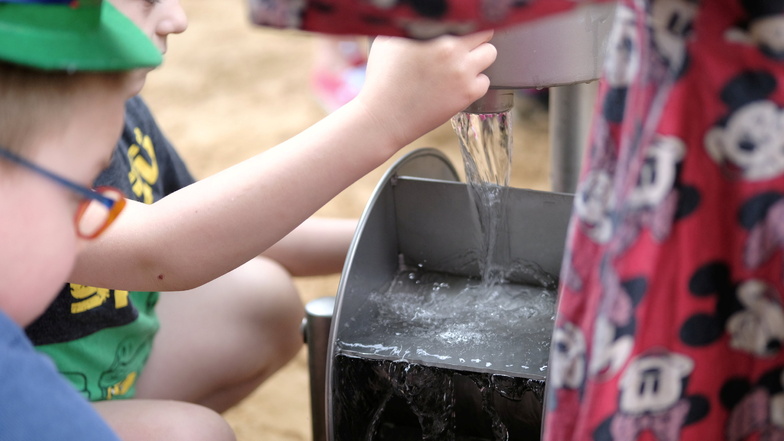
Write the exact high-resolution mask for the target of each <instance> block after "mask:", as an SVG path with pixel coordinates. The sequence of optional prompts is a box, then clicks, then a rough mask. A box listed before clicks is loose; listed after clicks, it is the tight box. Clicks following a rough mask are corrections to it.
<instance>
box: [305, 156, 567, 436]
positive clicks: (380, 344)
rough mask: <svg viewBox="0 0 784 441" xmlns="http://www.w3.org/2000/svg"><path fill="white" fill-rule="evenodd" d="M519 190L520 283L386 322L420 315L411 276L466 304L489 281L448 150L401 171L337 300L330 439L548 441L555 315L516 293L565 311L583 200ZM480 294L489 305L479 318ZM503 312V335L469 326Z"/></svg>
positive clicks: (366, 230)
mask: <svg viewBox="0 0 784 441" xmlns="http://www.w3.org/2000/svg"><path fill="white" fill-rule="evenodd" d="M507 198H508V199H507V200H508V207H507V209H506V213H505V219H504V222H502V223H501V224H502V225H504V227H503V228H502V233H501V237H506V238H508V239H506V240H505V241H504V242H505V244H507V245H508V246H506V247H501V248H502V249H503V253H504V254H505V255H507V256H508V258H509V262H510V263H512V262H517V263H519V262H523V263H524V265H523V266H521V267H520V268H522V270H521V271H517V272H513V273H510V274H512V276H511V277H512V278H513V279H514V280H513V283H510V284H508V285H506V286H505V287H504V288H503V289H502V290H501V291H499V292H500V294H498V293H496V292H495V291H494V292H493V293H492V294H490V293H489V291H488V293H484V292H481V291H480V292H473V294H472V295H478V296H479V297H478V298H477V299H478V300H471V301H469V302H468V304H466V305H464V307H461V306H460V305H459V304H458V306H457V310H452V311H450V312H449V313H447V314H446V315H445V316H443V317H440V318H439V317H436V318H435V319H434V320H430V319H429V318H428V320H426V321H425V322H420V321H419V318H417V317H416V316H417V315H422V314H421V313H420V312H417V311H418V310H416V308H418V307H417V306H415V307H414V310H412V311H414V312H413V313H412V316H411V318H410V320H409V319H408V318H407V317H408V316H406V315H404V316H403V317H404V319H403V320H402V321H399V322H397V323H392V324H390V325H384V326H380V325H379V324H380V323H382V322H385V320H386V316H387V315H388V314H389V313H390V312H392V313H395V312H396V310H403V311H404V314H409V313H411V311H406V310H405V308H407V307H409V306H406V305H408V304H410V301H411V295H409V294H404V293H403V291H399V290H398V289H397V288H396V287H397V286H399V285H400V284H401V283H410V284H413V285H417V284H420V283H426V285H425V286H426V287H427V290H429V291H427V290H426V292H425V294H423V295H424V296H425V297H427V298H428V299H429V300H430V301H431V303H433V302H435V303H442V302H451V301H458V302H460V301H461V300H462V299H463V297H462V296H464V295H465V294H464V293H465V288H466V286H472V285H475V284H476V283H477V282H476V277H477V276H478V274H479V267H478V265H477V263H476V262H477V259H476V256H477V253H476V250H477V248H478V247H479V244H480V240H481V234H480V228H479V223H478V216H477V214H476V209H475V206H474V203H473V201H472V200H471V198H470V197H469V193H468V189H467V186H466V184H464V183H461V182H459V181H458V175H457V173H456V172H455V170H454V167H453V166H452V165H451V164H450V163H449V161H448V159H446V157H445V156H443V154H441V153H440V152H438V151H436V150H432V149H423V150H418V151H415V152H413V153H411V154H410V155H408V156H406V157H404V158H403V159H401V160H400V161H399V162H398V163H397V164H396V165H395V166H393V167H392V168H391V169H390V170H389V171H388V173H387V175H386V176H385V177H384V179H383V180H382V181H381V183H380V184H379V185H378V187H377V188H376V191H375V194H374V195H373V197H372V199H371V201H370V203H369V204H368V207H367V208H366V210H365V212H364V214H363V216H362V219H361V220H360V225H359V228H358V231H357V233H356V236H355V238H354V242H353V244H352V247H351V250H350V252H349V255H348V258H347V261H346V267H345V269H344V272H343V276H342V278H341V284H340V287H339V291H338V295H337V297H336V301H335V309H334V316H333V319H332V323H331V330H330V337H329V343H328V345H329V346H328V356H327V363H326V364H327V366H326V369H327V380H326V381H327V395H326V427H327V429H326V431H327V434H328V439H330V440H336V441H344V440H356V439H376V440H383V439H423V438H426V439H472V440H480V439H482V440H485V439H486V440H492V439H500V438H503V437H504V436H508V439H512V440H515V439H536V438H538V436H539V431H540V426H541V414H542V400H543V391H544V386H545V380H546V376H547V357H548V353H549V343H550V336H551V334H552V315H551V314H552V313H551V312H549V313H546V314H545V316H541V317H533V316H531V317H532V318H528V317H527V316H524V313H523V312H520V311H523V309H520V308H527V305H526V304H523V305H522V306H521V305H517V304H516V305H515V306H510V304H509V303H508V301H509V298H506V297H505V296H506V294H505V293H506V292H507V289H508V290H509V291H508V292H512V293H513V294H511V297H514V299H515V301H516V302H517V301H520V300H521V299H522V301H523V302H524V303H526V302H528V299H529V297H526V296H530V297H531V299H534V298H538V299H540V300H537V302H542V300H541V299H544V300H543V303H542V304H543V305H544V306H543V308H544V309H545V310H548V311H552V310H554V303H555V294H554V290H552V288H553V287H554V285H555V284H556V283H557V279H556V278H555V277H556V275H557V274H558V271H559V269H560V262H561V258H562V252H563V244H564V240H565V234H566V228H567V223H568V219H569V212H570V210H571V199H572V197H571V195H566V194H557V193H549V192H538V191H530V190H523V189H509V192H508V195H507ZM401 274H403V276H404V277H403V279H405V280H403V281H401V279H400V277H401ZM433 277H436V278H438V277H443V278H444V279H440V281H438V280H437V281H435V282H433ZM546 285H550V286H549V287H548V286H546ZM433 286H435V287H436V289H435V290H433V289H431V287H433ZM518 288H519V289H522V291H516V290H517V289H518ZM472 289H473V288H472ZM548 289H550V290H551V294H549V297H546V295H548V294H545V292H546V291H547V290H548ZM520 293H524V294H520ZM416 295H419V294H416ZM416 295H415V297H416ZM404 296H406V298H405V299H404V298H403V297H404ZM507 297H508V296H507ZM434 299H435V300H434ZM416 300H417V299H416V298H415V299H414V301H415V302H416ZM406 302H408V303H406ZM480 304H481V305H482V306H483V307H489V308H490V309H487V310H485V311H488V312H482V313H481V317H478V318H476V319H473V318H471V317H472V316H471V315H470V314H471V313H472V311H473V310H474V309H475V306H478V305H480ZM537 308H539V306H537ZM548 308H550V309H548ZM464 314H469V315H464ZM504 314H506V315H504ZM547 314H550V315H547ZM491 315H492V316H496V315H497V318H496V320H495V321H494V322H493V323H494V324H493V326H492V328H493V329H495V331H493V332H494V334H492V335H489V336H483V335H479V334H482V333H483V331H484V328H483V325H480V326H479V327H478V328H474V329H473V330H472V331H469V332H466V333H464V334H461V332H460V330H461V329H465V328H464V327H463V326H464V325H475V324H476V323H478V322H480V321H481V320H485V319H487V318H488V317H489V316H491ZM421 323H431V324H433V328H432V329H431V328H423V325H422V324H421ZM482 323H483V322H482ZM488 323H490V321H488ZM532 323H536V326H534V327H532V326H533V325H532ZM444 325H446V326H450V329H449V330H448V331H446V330H444V329H443V328H442V326H444ZM488 327H489V325H488ZM497 328H500V329H497ZM414 331H416V332H419V334H416V333H414ZM470 340H475V341H474V342H473V343H476V342H479V344H470V343H472V342H471V341H470ZM439 342H440V343H439ZM438 344H441V345H440V346H438ZM434 345H435V346H434ZM472 351H479V352H472ZM314 417H316V416H314ZM504 434H506V435H504Z"/></svg>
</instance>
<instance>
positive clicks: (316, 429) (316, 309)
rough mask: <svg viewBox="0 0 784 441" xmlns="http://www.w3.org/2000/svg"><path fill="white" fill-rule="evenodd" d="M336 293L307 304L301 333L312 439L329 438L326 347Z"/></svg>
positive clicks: (316, 440)
mask: <svg viewBox="0 0 784 441" xmlns="http://www.w3.org/2000/svg"><path fill="white" fill-rule="evenodd" d="M334 308H335V297H334V296H330V297H321V298H318V299H316V300H311V301H310V302H308V304H307V305H305V319H304V320H303V323H302V325H303V326H302V328H303V329H302V331H303V332H302V333H303V337H304V339H305V343H307V345H308V370H309V372H310V414H311V416H312V418H313V441H327V403H326V400H327V380H326V378H327V351H328V347H329V329H330V326H332V314H333V310H334Z"/></svg>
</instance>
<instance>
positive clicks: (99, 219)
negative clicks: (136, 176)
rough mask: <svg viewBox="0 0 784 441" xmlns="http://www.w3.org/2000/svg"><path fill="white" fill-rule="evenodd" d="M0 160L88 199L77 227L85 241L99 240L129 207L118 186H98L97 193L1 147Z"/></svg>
mask: <svg viewBox="0 0 784 441" xmlns="http://www.w3.org/2000/svg"><path fill="white" fill-rule="evenodd" d="M0 157H3V158H5V159H7V160H9V161H11V162H15V163H17V164H19V165H21V166H23V167H26V168H27V169H29V170H32V171H34V172H36V173H38V174H39V175H42V176H44V177H46V178H49V179H51V180H53V181H55V182H57V183H58V184H60V185H62V186H64V187H67V188H68V189H70V190H71V191H73V192H75V193H77V194H79V195H80V196H82V197H83V198H84V200H82V201H81V202H80V203H79V209H78V210H77V211H76V216H75V218H74V224H75V226H76V235H77V236H79V237H81V238H83V239H95V238H96V237H98V236H99V235H100V234H101V233H103V232H104V231H105V230H106V228H108V227H109V225H111V224H112V222H114V220H115V219H117V216H118V215H119V214H120V212H121V211H122V210H123V208H125V195H123V193H122V191H120V190H118V189H116V188H114V187H98V188H96V189H95V190H93V189H90V188H87V187H84V186H82V185H79V184H77V183H75V182H73V181H71V180H68V179H66V178H64V177H62V176H59V175H56V174H54V173H52V172H50V171H49V170H46V169H44V168H42V167H40V166H37V165H35V164H33V163H32V162H30V161H28V160H27V159H25V158H23V157H21V156H19V155H17V154H15V153H13V152H11V151H9V150H7V149H5V148H3V147H0Z"/></svg>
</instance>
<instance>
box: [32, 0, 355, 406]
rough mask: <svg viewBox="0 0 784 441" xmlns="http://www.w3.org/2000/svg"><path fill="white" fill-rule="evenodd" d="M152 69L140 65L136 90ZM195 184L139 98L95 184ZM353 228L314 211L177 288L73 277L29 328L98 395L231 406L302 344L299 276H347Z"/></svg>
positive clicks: (149, 11) (168, 30) (168, 12)
mask: <svg viewBox="0 0 784 441" xmlns="http://www.w3.org/2000/svg"><path fill="white" fill-rule="evenodd" d="M113 1H114V3H115V4H116V7H117V8H118V9H119V10H120V11H121V12H123V13H124V14H125V15H126V16H128V17H129V18H131V19H132V20H133V21H134V22H135V23H136V24H137V25H138V26H139V27H140V28H141V29H142V30H143V31H144V32H146V33H148V35H150V37H151V39H153V40H154V41H156V42H158V43H159V46H160V47H164V46H165V44H166V43H165V41H166V37H167V36H168V35H170V34H176V33H179V32H182V31H183V30H185V28H186V26H187V20H186V18H185V14H184V12H183V10H182V8H181V6H180V4H179V2H177V1H170V0H165V1H161V2H158V3H155V4H153V5H150V4H149V3H148V2H146V1H144V0H130V1H126V0H113ZM146 73H147V71H139V72H135V73H134V77H135V79H136V80H137V81H136V85H137V87H141V85H142V84H143V81H144V77H145V76H146ZM193 181H194V179H193V177H192V176H191V175H190V173H189V172H188V170H187V168H186V166H185V164H184V163H183V161H182V160H181V159H180V157H179V155H178V154H177V152H176V151H175V150H174V148H173V146H172V145H171V144H170V143H169V142H168V140H167V139H166V138H165V137H164V135H163V134H162V132H161V130H160V128H159V127H158V126H157V124H156V122H155V119H154V117H153V116H152V114H151V113H150V111H149V109H148V108H147V106H146V105H145V103H144V102H143V101H142V99H141V97H140V96H136V97H134V98H132V99H131V100H129V101H128V102H127V103H126V116H125V126H124V129H123V133H122V136H121V139H120V142H119V143H118V144H117V147H116V150H115V152H114V154H113V155H112V160H111V163H110V164H109V167H108V168H107V169H105V170H104V171H103V172H102V173H101V175H100V176H99V177H98V179H97V180H96V181H95V182H94V185H95V186H103V185H111V186H114V187H117V188H119V189H121V190H123V192H124V193H125V194H126V195H128V197H130V198H132V199H135V200H137V201H139V202H145V203H151V202H154V201H156V200H158V199H160V198H162V197H164V196H166V195H167V194H169V193H172V192H173V191H175V190H178V189H180V188H182V187H185V186H186V185H189V184H191V183H192V182H193ZM355 224H356V221H355V220H351V219H315V218H314V219H308V220H307V221H305V222H304V223H303V224H302V225H300V226H299V227H297V228H296V229H295V230H294V231H293V232H292V233H290V234H288V235H287V237H286V238H284V239H283V240H281V241H280V242H278V243H276V244H275V245H274V246H272V247H271V248H270V249H268V250H266V251H265V252H264V253H263V256H260V257H257V258H254V259H251V260H250V261H249V262H247V263H245V264H243V265H242V266H240V267H239V268H237V269H234V270H232V271H230V272H229V273H228V274H226V275H223V276H221V277H219V278H217V279H215V280H212V281H210V282H208V283H206V284H204V285H203V286H199V287H196V288H193V289H190V290H189V291H188V292H183V293H178V294H176V295H175V294H172V293H167V294H164V295H163V296H159V294H158V293H157V292H130V293H129V292H127V291H122V290H111V289H102V288H97V287H87V286H82V285H75V284H74V285H70V284H68V285H66V286H65V288H64V289H63V290H62V291H61V293H60V295H59V296H58V297H57V298H56V299H55V301H54V303H53V304H52V305H51V306H50V307H49V308H48V309H47V311H46V312H45V313H44V314H43V315H42V316H41V317H39V318H38V319H37V320H36V321H35V322H33V323H32V324H31V325H30V326H28V327H27V328H26V332H27V335H28V337H30V339H31V340H32V341H33V343H34V344H35V345H36V346H37V349H39V350H40V351H42V352H44V353H46V354H48V355H50V356H51V357H52V358H53V359H54V360H55V362H56V364H57V365H58V369H59V370H60V371H61V372H62V373H63V374H64V375H66V377H67V378H68V379H69V380H70V381H71V382H72V383H73V384H74V385H75V386H76V388H77V389H78V390H79V391H80V392H81V393H82V394H83V395H85V396H86V397H88V398H89V399H91V400H93V401H101V400H109V399H122V398H166V399H178V400H183V401H189V402H194V403H199V404H203V405H205V406H208V407H210V408H211V409H213V410H216V411H223V410H226V409H228V408H229V407H231V406H232V405H234V404H236V403H237V402H238V401H239V400H240V399H242V398H244V397H245V396H246V395H247V394H249V393H250V392H252V391H253V390H254V389H255V387H256V386H258V384H260V383H261V382H263V381H264V380H266V379H267V378H268V377H269V376H270V375H272V374H273V373H274V372H276V371H277V370H278V369H279V368H280V367H282V366H283V365H284V364H286V363H287V362H288V361H289V360H290V359H291V358H292V357H293V356H294V355H295V354H296V353H297V352H298V350H299V349H300V348H301V347H302V336H301V334H300V332H299V328H300V326H301V322H302V317H303V306H302V303H301V301H300V299H299V296H298V292H297V290H296V288H295V286H294V284H293V281H292V276H309V275H319V274H328V273H335V272H339V271H340V269H341V267H342V264H343V261H344V260H345V256H346V254H347V252H348V247H349V244H350V241H351V238H352V236H353V232H354V227H355ZM87 252H89V250H88V251H87ZM96 299H102V300H101V301H96ZM153 303H154V304H155V306H154V307H152V306H148V305H152V304H153ZM159 323H161V324H162V326H160V327H159ZM203 333H208V334H209V336H210V338H205V337H203V336H202V334H203ZM153 342H154V344H153ZM248 348H253V349H252V350H248ZM120 351H122V353H124V354H126V356H125V358H123V362H122V363H117V362H116V360H117V359H118V353H120ZM183 354H186V355H185V356H184V355H183ZM148 355H149V359H148ZM193 359H198V362H193V361H192V360H193ZM142 372H143V375H142ZM109 373H110V374H109ZM175 379H177V380H179V381H175Z"/></svg>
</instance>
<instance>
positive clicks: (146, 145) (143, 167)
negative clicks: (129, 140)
mask: <svg viewBox="0 0 784 441" xmlns="http://www.w3.org/2000/svg"><path fill="white" fill-rule="evenodd" d="M133 133H134V134H135V135H136V143H135V144H131V146H130V147H129V148H128V159H129V160H130V162H131V170H130V171H129V172H128V179H129V180H130V181H131V188H132V189H133V193H134V194H135V195H136V196H137V197H139V198H141V201H142V202H144V203H145V204H152V203H153V194H152V186H153V185H154V184H155V183H156V182H158V160H157V159H156V157H155V146H154V145H153V144H152V139H150V137H149V135H145V134H144V133H142V131H141V129H139V128H138V127H137V128H135V129H133ZM142 151H144V152H146V153H147V156H148V157H149V158H150V160H149V161H148V160H147V158H145V157H144V155H143V154H142Z"/></svg>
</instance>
